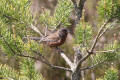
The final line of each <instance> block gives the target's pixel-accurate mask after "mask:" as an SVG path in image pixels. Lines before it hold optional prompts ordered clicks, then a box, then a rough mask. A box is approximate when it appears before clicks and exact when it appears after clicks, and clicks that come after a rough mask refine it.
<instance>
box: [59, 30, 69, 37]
mask: <svg viewBox="0 0 120 80" xmlns="http://www.w3.org/2000/svg"><path fill="white" fill-rule="evenodd" d="M58 34H59V36H60V37H67V34H68V30H67V29H66V28H62V29H60V30H59V33H58Z"/></svg>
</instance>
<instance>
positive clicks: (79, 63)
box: [76, 19, 110, 70]
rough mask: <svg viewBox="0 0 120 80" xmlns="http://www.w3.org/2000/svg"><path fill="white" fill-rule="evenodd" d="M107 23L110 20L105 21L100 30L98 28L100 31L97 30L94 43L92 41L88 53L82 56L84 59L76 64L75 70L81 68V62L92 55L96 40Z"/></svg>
mask: <svg viewBox="0 0 120 80" xmlns="http://www.w3.org/2000/svg"><path fill="white" fill-rule="evenodd" d="M109 21H110V19H109V20H107V21H106V22H105V23H104V24H103V25H102V26H101V28H100V30H99V32H98V34H97V36H96V38H95V41H94V43H93V45H92V47H91V49H90V51H87V55H86V56H84V57H83V58H82V59H81V60H80V61H79V62H78V65H77V68H76V70H78V69H79V67H80V66H81V63H82V62H83V61H85V60H86V59H87V58H88V57H89V56H90V55H91V54H93V50H94V48H95V46H96V43H97V41H98V39H99V36H100V35H101V32H102V30H103V29H104V28H105V26H106V25H107V24H108V23H109Z"/></svg>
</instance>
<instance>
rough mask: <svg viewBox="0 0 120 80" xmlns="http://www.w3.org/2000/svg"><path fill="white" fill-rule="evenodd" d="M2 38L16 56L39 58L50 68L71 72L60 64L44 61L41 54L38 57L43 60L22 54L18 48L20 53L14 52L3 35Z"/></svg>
mask: <svg viewBox="0 0 120 80" xmlns="http://www.w3.org/2000/svg"><path fill="white" fill-rule="evenodd" d="M3 40H4V42H5V44H6V45H7V46H8V48H9V49H10V50H11V51H12V53H13V54H14V55H17V56H20V57H26V58H31V59H34V60H39V61H41V62H42V63H44V64H46V65H48V66H49V67H51V68H53V69H61V70H66V71H70V72H71V69H69V68H65V67H60V66H54V65H53V64H50V63H49V62H48V61H45V60H46V59H45V58H44V57H43V55H41V56H40V57H41V58H42V59H44V60H42V59H41V60H40V59H39V58H36V57H33V56H29V55H23V54H22V53H21V51H19V50H18V51H19V53H20V54H16V52H15V51H14V50H13V49H12V48H11V47H10V45H9V44H8V43H7V41H6V40H5V39H4V37H3ZM39 55H40V54H39Z"/></svg>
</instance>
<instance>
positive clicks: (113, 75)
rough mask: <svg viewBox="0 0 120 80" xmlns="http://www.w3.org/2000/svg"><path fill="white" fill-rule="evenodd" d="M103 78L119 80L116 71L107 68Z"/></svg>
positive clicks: (105, 79) (104, 79)
mask: <svg viewBox="0 0 120 80" xmlns="http://www.w3.org/2000/svg"><path fill="white" fill-rule="evenodd" d="M103 80H119V79H118V71H117V70H116V69H109V70H107V71H106V72H105V75H104V78H103Z"/></svg>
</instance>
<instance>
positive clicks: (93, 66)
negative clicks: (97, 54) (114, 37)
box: [80, 60, 105, 70]
mask: <svg viewBox="0 0 120 80" xmlns="http://www.w3.org/2000/svg"><path fill="white" fill-rule="evenodd" d="M104 62H105V60H103V61H101V62H99V63H96V64H94V65H92V66H88V67H85V68H81V69H80V70H87V69H92V68H95V67H96V66H98V65H100V64H102V63H104Z"/></svg>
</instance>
